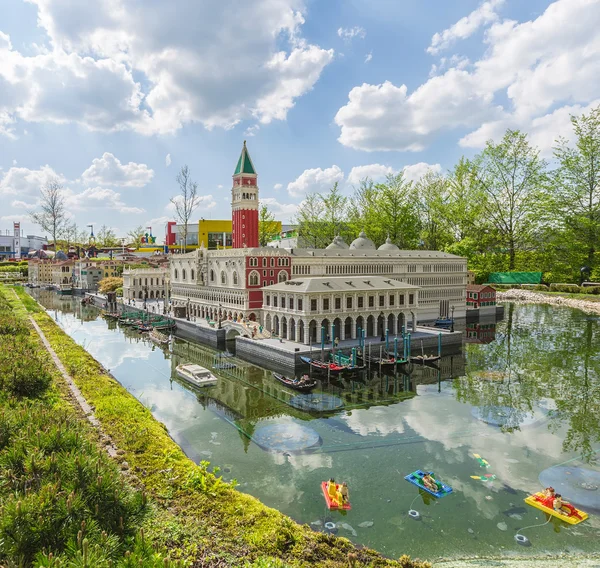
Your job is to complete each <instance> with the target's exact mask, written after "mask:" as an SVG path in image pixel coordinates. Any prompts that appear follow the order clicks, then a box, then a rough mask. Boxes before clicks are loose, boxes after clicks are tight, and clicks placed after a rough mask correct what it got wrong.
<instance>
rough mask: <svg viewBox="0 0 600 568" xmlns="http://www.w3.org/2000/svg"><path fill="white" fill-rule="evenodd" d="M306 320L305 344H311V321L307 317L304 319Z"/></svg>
mask: <svg viewBox="0 0 600 568" xmlns="http://www.w3.org/2000/svg"><path fill="white" fill-rule="evenodd" d="M302 321H303V322H304V345H309V344H310V329H309V322H308V321H307V320H305V319H303V320H302Z"/></svg>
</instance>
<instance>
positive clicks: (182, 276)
mask: <svg viewBox="0 0 600 568" xmlns="http://www.w3.org/2000/svg"><path fill="white" fill-rule="evenodd" d="M181 279H182V280H185V268H184V269H183V270H182V271H181Z"/></svg>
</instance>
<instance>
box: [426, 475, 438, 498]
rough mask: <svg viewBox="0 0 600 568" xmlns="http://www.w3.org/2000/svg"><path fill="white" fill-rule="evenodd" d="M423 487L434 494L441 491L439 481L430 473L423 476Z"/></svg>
mask: <svg viewBox="0 0 600 568" xmlns="http://www.w3.org/2000/svg"><path fill="white" fill-rule="evenodd" d="M423 485H424V486H425V487H427V489H429V490H430V491H433V492H434V493H437V492H438V491H439V487H438V484H437V481H436V480H435V479H434V478H433V477H432V476H431V475H430V474H429V473H426V474H425V475H424V476H423Z"/></svg>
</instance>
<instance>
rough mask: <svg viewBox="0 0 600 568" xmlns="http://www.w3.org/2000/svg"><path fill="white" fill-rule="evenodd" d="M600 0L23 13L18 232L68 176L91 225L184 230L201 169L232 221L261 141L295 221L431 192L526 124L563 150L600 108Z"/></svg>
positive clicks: (9, 139)
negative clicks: (424, 185) (424, 180)
mask: <svg viewBox="0 0 600 568" xmlns="http://www.w3.org/2000/svg"><path fill="white" fill-rule="evenodd" d="M599 52H600V0H556V1H555V2H550V1H548V0H544V1H542V0H527V1H526V2H523V1H522V0H484V1H481V0H455V1H452V2H448V1H443V0H427V1H423V0H252V1H250V0H222V1H220V2H218V3H216V2H211V1H209V0H202V1H200V0H172V1H170V2H163V1H161V0H96V1H95V2H94V3H87V2H81V1H80V0H28V1H27V2H25V1H22V0H3V2H2V4H1V6H0V168H1V169H0V229H3V230H4V229H7V228H11V227H12V221H13V220H21V221H22V222H23V223H22V226H23V227H24V229H25V230H26V232H27V233H30V234H31V233H33V234H38V233H39V232H40V231H39V229H38V228H36V227H35V226H34V225H32V224H31V223H30V221H29V219H28V211H30V210H32V209H35V208H36V205H37V200H38V199H39V188H40V187H41V186H42V185H44V184H45V183H46V182H47V181H48V179H52V178H54V179H58V180H59V181H60V183H62V185H63V186H64V188H65V198H66V199H67V204H68V209H69V214H70V215H71V216H72V218H73V220H74V221H75V222H76V223H77V224H78V225H79V226H80V227H81V228H84V227H85V225H87V224H88V223H94V224H95V226H96V227H99V226H100V225H102V224H106V225H108V226H109V227H112V228H114V229H115V231H116V232H117V233H118V234H120V235H123V234H126V233H127V231H128V230H129V229H130V228H132V227H134V226H137V225H142V226H148V225H150V226H152V227H153V232H154V234H155V235H158V236H159V237H161V236H162V235H163V234H164V228H163V227H164V223H165V222H166V220H167V219H169V218H172V217H173V211H172V210H171V209H170V208H169V205H168V204H169V198H170V197H172V196H173V195H175V194H176V193H177V186H176V184H175V176H176V174H177V171H178V169H179V168H180V167H181V166H182V165H183V164H187V165H189V167H190V169H191V172H192V177H193V178H194V179H196V180H197V181H198V183H199V187H200V189H201V193H202V196H203V199H202V203H201V205H200V207H199V209H198V211H197V215H196V216H197V217H201V216H202V217H205V218H213V219H220V218H228V217H229V216H230V207H229V200H230V188H231V174H232V173H233V169H234V167H235V164H236V161H237V158H238V155H239V152H240V149H241V145H242V141H243V140H244V139H247V140H248V147H249V150H250V154H251V156H252V159H253V161H254V164H255V166H256V168H257V170H258V174H259V187H260V192H261V193H260V195H261V198H262V199H264V201H265V202H266V203H267V204H268V205H269V206H270V207H271V209H272V210H273V211H274V212H275V213H276V215H277V217H278V218H280V219H281V220H283V221H287V220H289V219H290V217H292V216H293V214H294V211H295V209H296V207H297V205H298V204H299V203H300V202H301V201H302V199H303V197H304V195H306V193H307V192H310V191H323V190H326V189H327V188H328V187H330V186H331V184H332V183H333V182H335V181H338V182H340V184H341V186H342V187H343V188H344V191H345V192H346V193H347V194H348V195H350V194H351V193H352V187H353V185H355V184H356V183H357V182H358V180H359V179H361V178H363V177H365V176H369V177H371V178H373V179H375V180H376V181H377V180H379V179H381V178H382V177H383V176H384V175H385V174H386V173H389V172H397V171H400V170H402V169H405V174H406V176H407V177H409V178H411V179H418V177H419V176H420V175H422V174H423V173H424V172H425V171H427V169H428V168H433V169H434V170H436V171H441V172H443V171H445V170H446V169H448V168H451V167H452V166H453V164H454V163H455V162H456V161H457V159H458V158H459V157H460V156H461V155H463V154H465V155H468V156H471V155H474V154H475V153H477V152H478V151H480V149H481V148H482V147H483V145H484V144H485V141H486V140H488V139H490V138H493V139H499V138H500V137H501V136H502V133H503V132H504V130H505V129H506V128H508V127H511V128H521V129H523V130H525V131H527V132H528V133H530V135H531V140H532V142H533V143H534V144H536V145H538V146H539V147H540V150H541V151H542V153H543V154H544V155H546V156H550V155H551V148H552V143H553V140H554V139H555V138H556V136H557V135H559V134H560V135H564V136H569V134H570V127H569V115H570V114H573V113H576V114H578V113H580V112H586V111H587V110H589V109H590V108H592V107H594V106H596V105H598V103H599V99H600V93H599V92H598V91H599V89H600V87H599V86H598V85H600V82H599V81H598V78H599V75H600V57H599V55H600V53H599Z"/></svg>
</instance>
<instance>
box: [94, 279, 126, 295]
mask: <svg viewBox="0 0 600 568" xmlns="http://www.w3.org/2000/svg"><path fill="white" fill-rule="evenodd" d="M118 288H123V279H122V278H118V277H116V276H109V277H108V278H103V279H102V280H100V282H99V283H98V290H99V291H100V293H101V294H107V293H108V292H114V291H115V290H117V289H118Z"/></svg>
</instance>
